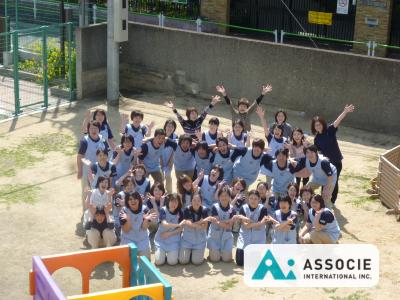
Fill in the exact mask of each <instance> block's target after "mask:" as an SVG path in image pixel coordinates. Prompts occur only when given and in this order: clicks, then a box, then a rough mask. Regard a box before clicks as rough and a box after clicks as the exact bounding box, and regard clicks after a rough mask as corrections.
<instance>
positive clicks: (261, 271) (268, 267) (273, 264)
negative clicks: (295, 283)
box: [252, 250, 296, 280]
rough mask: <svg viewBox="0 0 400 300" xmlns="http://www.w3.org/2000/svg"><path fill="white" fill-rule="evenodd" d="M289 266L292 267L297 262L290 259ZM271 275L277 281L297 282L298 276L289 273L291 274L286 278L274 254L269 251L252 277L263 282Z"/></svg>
mask: <svg viewBox="0 0 400 300" xmlns="http://www.w3.org/2000/svg"><path fill="white" fill-rule="evenodd" d="M287 264H288V266H290V267H292V266H293V265H294V264H295V262H294V260H293V259H289V260H288V261H287ZM268 272H270V273H271V275H272V277H273V278H274V279H275V280H295V279H296V276H295V275H294V273H293V271H289V273H288V274H287V275H286V276H285V274H284V273H283V272H282V269H281V267H280V266H279V264H278V262H277V261H276V259H275V257H274V255H273V254H272V252H271V250H267V253H266V254H265V255H264V257H263V259H262V260H261V262H260V264H259V265H258V268H257V270H256V271H255V272H254V275H253V277H252V279H253V280H263V279H264V278H265V276H266V275H267V274H268Z"/></svg>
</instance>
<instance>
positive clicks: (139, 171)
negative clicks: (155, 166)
mask: <svg viewBox="0 0 400 300" xmlns="http://www.w3.org/2000/svg"><path fill="white" fill-rule="evenodd" d="M145 174H146V172H145V171H144V170H143V169H142V168H138V169H136V170H135V179H136V180H142V179H143V177H144V175H145Z"/></svg>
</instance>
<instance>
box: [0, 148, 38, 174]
mask: <svg viewBox="0 0 400 300" xmlns="http://www.w3.org/2000/svg"><path fill="white" fill-rule="evenodd" d="M39 160H40V158H38V157H36V156H33V155H32V153H30V152H29V151H26V149H23V148H10V149H7V148H0V170H1V172H0V176H3V177H12V176H15V174H16V173H17V170H18V169H22V168H25V167H30V166H32V165H33V164H34V163H35V162H37V161H39Z"/></svg>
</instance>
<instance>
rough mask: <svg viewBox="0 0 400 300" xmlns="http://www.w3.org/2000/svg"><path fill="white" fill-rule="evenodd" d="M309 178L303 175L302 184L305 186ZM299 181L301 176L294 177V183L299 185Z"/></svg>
mask: <svg viewBox="0 0 400 300" xmlns="http://www.w3.org/2000/svg"><path fill="white" fill-rule="evenodd" d="M309 180H310V177H304V178H303V186H306V184H307V183H308V181H309ZM300 182H301V177H296V183H297V185H298V186H299V187H300Z"/></svg>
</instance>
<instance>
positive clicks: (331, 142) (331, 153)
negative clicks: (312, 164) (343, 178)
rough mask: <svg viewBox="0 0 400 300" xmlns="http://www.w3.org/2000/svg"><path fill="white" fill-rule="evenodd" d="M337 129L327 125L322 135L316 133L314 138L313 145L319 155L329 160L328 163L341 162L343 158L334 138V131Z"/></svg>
mask: <svg viewBox="0 0 400 300" xmlns="http://www.w3.org/2000/svg"><path fill="white" fill-rule="evenodd" d="M337 130H338V129H337V128H335V126H333V124H331V125H329V126H328V128H327V129H326V130H325V131H324V132H323V133H317V135H316V136H315V138H314V144H315V146H317V148H318V150H319V151H320V152H321V154H322V155H323V156H325V157H327V158H329V160H330V162H331V163H333V164H335V163H339V162H341V161H342V159H343V156H342V152H341V151H340V148H339V144H338V141H337V138H336V131H337Z"/></svg>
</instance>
